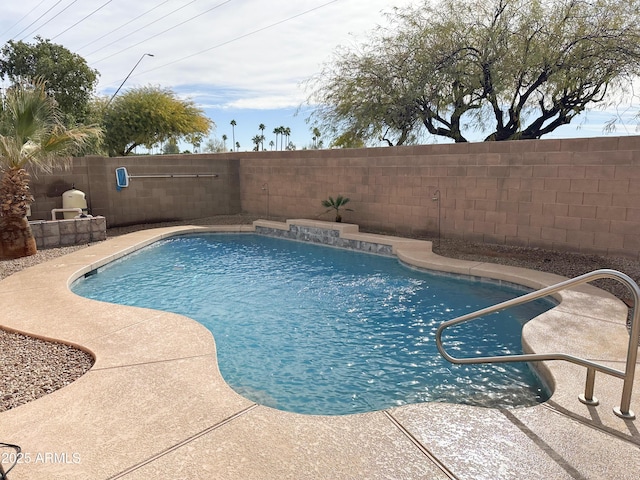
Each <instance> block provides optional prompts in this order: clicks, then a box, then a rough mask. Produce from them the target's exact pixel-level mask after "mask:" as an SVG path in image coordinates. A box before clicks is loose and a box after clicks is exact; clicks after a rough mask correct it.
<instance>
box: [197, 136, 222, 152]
mask: <svg viewBox="0 0 640 480" xmlns="http://www.w3.org/2000/svg"><path fill="white" fill-rule="evenodd" d="M222 137H223V139H222V140H220V139H219V138H217V137H216V138H208V139H207V141H206V142H205V144H204V148H203V151H205V152H207V153H223V152H226V151H227V145H226V144H225V140H226V139H225V138H224V137H226V135H223V136H222Z"/></svg>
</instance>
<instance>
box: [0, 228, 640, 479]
mask: <svg viewBox="0 0 640 480" xmlns="http://www.w3.org/2000/svg"><path fill="white" fill-rule="evenodd" d="M292 225H298V226H300V225H302V226H307V227H310V228H329V229H337V230H338V232H339V237H340V238H344V239H350V240H355V241H363V242H370V243H385V244H387V245H391V246H392V249H393V253H394V254H395V255H396V256H397V257H398V259H399V260H401V261H402V262H404V263H407V264H409V265H412V266H416V267H418V268H424V269H429V270H435V271H440V272H446V273H451V274H462V275H470V276H473V277H478V278H492V279H496V280H498V281H505V282H509V283H515V284H520V285H524V286H526V287H529V288H534V289H537V288H542V287H544V286H547V285H551V284H554V283H557V282H559V281H561V280H564V278H563V277H560V276H557V275H553V274H548V273H544V272H537V271H532V270H527V269H523V268H516V267H507V266H500V265H495V264H490V263H483V262H468V261H463V260H454V259H448V258H445V257H441V256H438V255H436V254H434V253H433V252H432V251H431V244H430V242H426V241H420V240H413V239H404V238H400V237H391V236H385V235H374V234H366V233H360V232H359V231H358V228H357V225H351V224H335V223H333V222H320V221H314V220H304V219H302V220H288V221H287V222H286V223H282V222H271V221H265V220H260V221H257V222H254V224H253V225H235V226H214V227H194V226H184V227H168V228H160V229H153V230H141V231H138V232H134V233H131V234H128V235H123V236H121V237H116V238H113V239H109V240H107V241H105V242H102V243H99V244H96V245H92V246H90V247H88V248H86V249H82V250H79V251H76V252H73V253H71V254H69V255H66V256H64V257H59V258H56V259H53V260H51V261H49V262H46V263H43V264H40V265H36V266H34V267H31V268H29V269H26V270H24V271H21V272H18V273H16V274H13V275H11V276H10V277H8V278H6V279H4V280H2V282H1V283H0V285H1V288H0V299H1V301H2V305H3V311H2V312H1V313H0V324H1V325H2V327H3V328H6V329H9V330H14V331H18V332H23V333H27V334H30V335H33V336H36V337H40V338H45V339H52V340H57V341H62V342H65V343H68V344H71V345H75V346H78V347H80V348H83V349H86V350H88V351H90V352H91V353H92V354H93V355H94V357H95V359H96V362H95V364H94V366H93V368H92V369H91V370H90V371H89V372H88V373H87V374H86V375H84V376H83V377H81V378H80V379H79V380H77V381H76V382H74V383H72V384H70V385H68V386H66V387H64V388H62V389H60V390H58V391H56V392H53V393H52V394H49V395H46V396H44V397H42V398H40V399H38V400H36V401H34V402H31V403H28V404H25V405H22V406H20V407H17V408H15V409H12V410H9V411H6V412H2V413H0V435H1V437H0V441H4V442H9V443H15V444H18V445H20V446H21V447H22V449H23V452H25V453H29V454H30V459H31V460H30V461H29V462H26V461H23V462H22V463H21V464H19V465H18V466H17V467H16V468H15V469H14V470H13V471H12V472H11V474H10V478H11V480H14V479H21V478H25V479H26V478H29V479H39V478H43V479H44V478H52V477H53V478H83V479H84V478H96V479H97V478H109V479H115V478H125V479H137V478H152V477H154V475H159V474H161V473H163V472H166V471H167V470H168V471H177V470H176V469H179V471H180V472H181V476H182V478H210V477H212V476H215V475H216V474H217V475H219V476H222V477H224V478H299V477H300V476H304V477H307V478H394V477H395V478H425V477H427V478H490V479H496V478H515V477H517V478H578V477H580V476H582V477H584V478H605V477H609V478H636V476H637V472H630V471H629V470H630V469H629V465H630V464H631V465H633V464H634V462H633V461H632V462H631V463H629V458H630V457H631V458H632V459H640V450H639V445H640V433H638V421H637V420H634V421H631V420H623V419H620V418H618V417H616V416H615V415H614V414H613V412H612V408H613V407H615V406H617V405H619V402H620V395H621V384H622V382H621V381H620V380H618V379H615V378H611V377H608V376H605V375H600V374H599V375H598V376H597V378H596V390H595V394H596V396H597V397H598V398H599V399H600V402H601V404H600V405H599V406H597V407H589V406H586V405H583V404H581V403H579V402H578V400H577V395H578V394H580V393H582V390H583V388H584V380H585V375H586V372H585V369H584V368H581V367H577V366H574V365H571V364H567V363H565V362H546V363H545V364H544V368H543V369H542V370H543V371H544V372H545V374H546V375H551V377H548V378H553V379H554V380H553V382H552V383H554V384H555V390H554V394H553V396H552V397H551V399H550V400H549V401H548V402H546V403H545V404H542V405H539V406H535V407H530V408H522V409H514V410H496V409H485V408H480V407H470V406H465V405H450V404H441V403H436V404H417V405H408V406H402V407H396V408H392V409H387V410H384V411H379V412H372V413H367V414H357V415H347V416H335V417H327V416H310V415H298V414H293V413H288V412H281V411H278V410H274V409H271V408H268V407H264V406H260V405H257V404H255V403H253V402H251V401H249V400H247V399H245V398H243V397H241V396H240V395H238V394H236V393H235V392H234V391H233V390H231V389H230V388H229V387H228V386H227V385H226V383H225V382H224V381H223V380H222V377H221V376H220V373H219V371H218V369H217V363H216V358H215V341H214V339H213V337H212V336H211V334H210V333H209V332H208V330H206V329H205V328H204V327H203V326H201V325H200V324H198V323H197V322H195V321H193V320H191V319H187V318H186V317H182V316H180V315H175V314H170V313H165V312H158V311H154V310H149V309H141V308H132V307H124V306H119V305H110V304H105V303H101V302H95V301H92V300H88V299H84V298H81V297H78V296H76V295H74V294H73V293H72V292H71V291H70V290H69V288H68V286H69V285H70V283H71V282H72V281H73V280H75V279H76V278H79V277H81V276H82V275H84V274H86V273H88V272H90V271H92V270H95V269H97V268H99V267H101V266H103V265H105V264H106V263H108V262H110V261H113V260H115V259H117V258H120V257H122V256H124V255H126V254H128V253H131V252H133V251H135V250H137V249H139V248H142V247H144V246H146V245H149V244H150V243H153V242H155V241H157V240H160V239H163V238H167V237H170V236H174V235H181V234H186V233H195V232H237V233H240V232H254V231H255V230H256V228H261V227H262V228H275V229H281V230H283V231H285V230H287V229H290V228H291V226H292ZM557 299H558V300H559V301H560V303H559V305H558V306H557V307H555V308H554V309H552V310H550V311H548V312H545V313H544V314H543V315H541V316H539V317H537V318H536V319H534V320H532V321H531V322H529V323H528V324H527V325H526V326H525V329H524V332H523V338H524V345H525V349H526V350H527V351H533V352H543V351H544V352H548V351H549V350H558V351H563V352H565V353H572V354H574V355H585V356H587V357H588V358H590V359H595V360H597V361H601V362H605V363H607V364H608V365H611V366H615V367H616V368H623V366H624V358H625V355H626V341H625V340H624V339H625V336H626V338H627V339H628V334H627V333H626V328H625V326H624V324H625V321H626V307H625V306H624V304H622V302H620V301H619V300H617V299H616V298H615V297H613V296H612V295H610V294H608V293H606V292H604V291H602V290H599V289H597V288H595V287H592V286H588V285H586V286H581V287H579V288H577V289H574V290H572V291H566V292H562V293H561V294H558V295H557ZM5 306H6V308H5ZM567 332H570V333H567ZM178 339H179V340H180V341H176V340H178ZM637 377H638V376H636V381H635V384H634V396H633V399H632V405H631V407H632V409H635V410H636V412H637V411H638V410H639V409H640V404H639V397H640V395H639V393H638V392H639V390H640V385H639V383H640V382H639V381H638V378H637ZM47 454H49V456H48V457H47ZM74 455H75V456H74ZM25 458H26V457H25ZM36 460H41V461H36ZM76 460H77V461H76ZM637 463H638V462H637V461H636V462H635V464H637ZM603 469H604V470H603ZM301 472H305V473H304V474H302V475H301ZM603 472H604V474H603Z"/></svg>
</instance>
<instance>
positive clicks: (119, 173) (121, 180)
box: [116, 167, 129, 191]
mask: <svg viewBox="0 0 640 480" xmlns="http://www.w3.org/2000/svg"><path fill="white" fill-rule="evenodd" d="M128 186H129V172H127V167H118V168H116V190H118V191H120V190H122V189H123V188H125V187H128Z"/></svg>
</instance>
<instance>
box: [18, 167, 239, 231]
mask: <svg viewBox="0 0 640 480" xmlns="http://www.w3.org/2000/svg"><path fill="white" fill-rule="evenodd" d="M117 167H126V168H127V170H128V172H129V175H131V176H153V175H171V174H179V175H195V174H206V175H211V174H216V175H217V177H215V178H213V177H200V178H132V179H131V181H130V184H129V187H127V188H123V189H121V190H119V191H118V190H117V189H116V177H115V170H116V168H117ZM74 184H75V187H76V188H77V189H79V190H82V191H83V192H85V194H86V195H87V202H88V207H89V212H90V213H91V214H92V215H102V216H104V217H106V219H107V225H108V226H109V227H114V226H118V225H128V224H135V223H152V222H159V221H163V220H164V221H171V220H188V219H192V218H201V217H207V216H211V215H222V214H233V213H238V212H239V211H240V197H239V179H238V162H237V160H233V159H230V158H223V157H221V156H216V155H158V156H149V157H146V156H145V157H114V158H105V157H95V156H93V157H84V158H75V159H74V160H73V165H72V167H71V168H70V169H69V170H67V171H60V172H56V173H55V174H53V175H42V174H38V176H37V177H36V178H34V180H33V182H32V192H33V195H34V197H35V203H33V204H32V206H31V212H32V215H31V217H30V220H47V219H50V218H51V209H53V208H62V193H63V192H65V191H66V190H68V189H70V188H71V186H72V185H74Z"/></svg>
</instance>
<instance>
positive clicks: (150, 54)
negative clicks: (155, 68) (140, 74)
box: [106, 53, 153, 106]
mask: <svg viewBox="0 0 640 480" xmlns="http://www.w3.org/2000/svg"><path fill="white" fill-rule="evenodd" d="M144 57H153V54H152V53H143V54H142V56H141V57H140V60H138V62H137V63H136V64H135V65H134V66H133V68H132V69H131V71H130V72H129V75H127V76H126V78H125V79H124V80H123V81H122V83H121V84H120V86H119V87H118V89H117V90H116V91H115V93H114V94H113V95H112V96H111V98H110V99H109V101H108V102H107V105H106V106H109V104H110V103H111V101H112V100H113V99H114V98H115V97H116V95H117V94H118V92H119V91H120V89H121V88H122V86H123V85H124V84H125V82H126V81H127V80H129V77H130V76H131V74H132V73H133V71H134V70H135V69H136V68H137V67H138V65H140V62H141V61H142V59H143V58H144Z"/></svg>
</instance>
